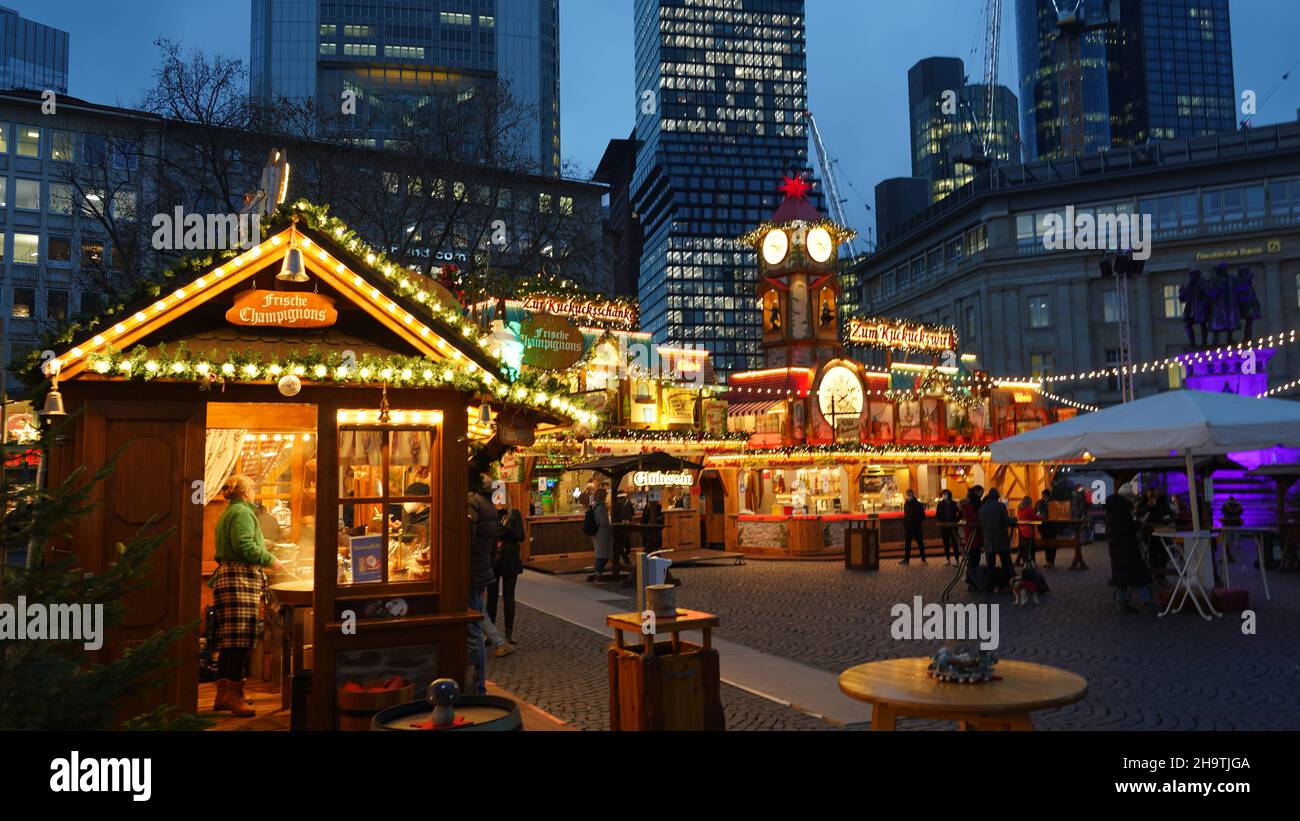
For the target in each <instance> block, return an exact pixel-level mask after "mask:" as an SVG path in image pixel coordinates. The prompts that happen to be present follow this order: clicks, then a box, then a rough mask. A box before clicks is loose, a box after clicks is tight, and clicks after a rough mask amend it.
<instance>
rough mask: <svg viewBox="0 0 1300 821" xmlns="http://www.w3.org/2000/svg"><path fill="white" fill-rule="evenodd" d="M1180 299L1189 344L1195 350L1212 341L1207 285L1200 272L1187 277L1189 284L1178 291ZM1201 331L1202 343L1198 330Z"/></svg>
mask: <svg viewBox="0 0 1300 821" xmlns="http://www.w3.org/2000/svg"><path fill="white" fill-rule="evenodd" d="M1178 299H1179V301H1180V302H1182V303H1183V327H1184V328H1186V329H1187V344H1189V345H1191V346H1192V347H1193V348H1195V347H1197V346H1199V345H1205V344H1207V343H1208V342H1209V341H1210V332H1209V311H1208V310H1207V305H1206V301H1205V283H1204V281H1203V280H1202V279H1201V272H1200V271H1191V272H1190V273H1189V274H1188V275H1187V284H1186V285H1184V286H1183V287H1182V288H1180V289H1178ZM1198 327H1199V328H1200V329H1201V337H1200V341H1199V342H1198V341H1197V338H1196V329H1197V328H1198Z"/></svg>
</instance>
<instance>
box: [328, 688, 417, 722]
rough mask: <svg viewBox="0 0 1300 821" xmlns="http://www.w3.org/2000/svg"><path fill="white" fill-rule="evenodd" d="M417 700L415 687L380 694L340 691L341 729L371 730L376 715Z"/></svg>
mask: <svg viewBox="0 0 1300 821" xmlns="http://www.w3.org/2000/svg"><path fill="white" fill-rule="evenodd" d="M413 698H415V685H414V684H408V685H406V686H405V687H401V688H398V689H396V690H383V691H381V692H378V693H357V692H351V691H348V690H342V689H340V690H339V700H338V709H339V729H340V730H369V729H370V724H371V722H372V721H374V718H375V714H376V713H379V712H381V711H383V710H387V709H388V708H390V707H394V706H396V705H398V704H402V703H405V702H407V701H410V700H411V699H413Z"/></svg>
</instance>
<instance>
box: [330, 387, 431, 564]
mask: <svg viewBox="0 0 1300 821" xmlns="http://www.w3.org/2000/svg"><path fill="white" fill-rule="evenodd" d="M357 415H358V413H357V412H347V411H341V412H340V414H339V417H340V418H339V422H340V426H339V453H338V459H339V485H340V486H339V527H340V535H339V548H340V550H339V555H340V556H341V557H342V558H341V564H340V567H339V583H340V584H342V585H366V584H388V583H401V582H427V581H436V579H434V577H433V568H435V567H438V566H439V555H438V551H439V548H440V540H439V539H438V538H437V535H438V534H439V533H440V532H441V528H440V521H439V517H440V510H439V505H438V504H437V503H436V502H440V501H441V487H440V484H441V476H440V475H439V472H438V471H437V470H435V469H434V466H436V465H440V464H441V460H440V459H439V458H437V454H436V453H435V452H434V451H435V449H436V448H438V447H439V442H438V437H437V428H435V427H429V426H427V425H423V424H421V417H423V418H425V419H427V418H430V417H433V416H434V415H433V414H419V413H409V412H408V413H401V412H394V414H393V420H394V422H395V424H385V425H380V424H378V423H374V424H348V423H347V420H348V418H350V417H351V418H355V417H356V416H357ZM399 419H400V420H403V421H406V420H410V421H411V422H413V424H402V423H400V422H397V420H399ZM438 421H441V419H440V417H439V418H438Z"/></svg>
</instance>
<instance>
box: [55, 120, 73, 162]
mask: <svg viewBox="0 0 1300 821" xmlns="http://www.w3.org/2000/svg"><path fill="white" fill-rule="evenodd" d="M76 144H77V135H76V134H73V133H72V132H71V131H64V130H63V129H61V128H52V129H50V159H52V160H56V161H58V162H72V161H74V160H75V159H76V152H75V150H74V148H73V147H74V146H75V145H76Z"/></svg>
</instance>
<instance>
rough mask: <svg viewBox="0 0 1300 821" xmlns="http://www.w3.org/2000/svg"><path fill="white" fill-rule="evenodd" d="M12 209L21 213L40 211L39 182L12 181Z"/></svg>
mask: <svg viewBox="0 0 1300 821" xmlns="http://www.w3.org/2000/svg"><path fill="white" fill-rule="evenodd" d="M14 207H15V208H17V209H19V210H22V211H39V210H41V181H40V180H24V179H16V180H14Z"/></svg>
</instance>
